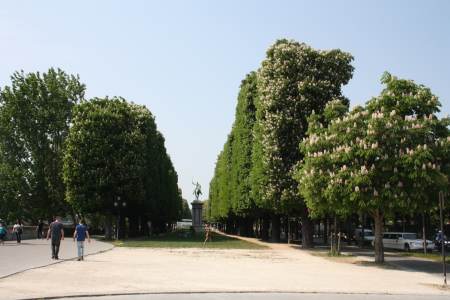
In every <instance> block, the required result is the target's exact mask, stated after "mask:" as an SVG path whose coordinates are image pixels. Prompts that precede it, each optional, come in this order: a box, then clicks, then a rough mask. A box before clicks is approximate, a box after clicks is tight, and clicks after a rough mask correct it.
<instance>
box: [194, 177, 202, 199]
mask: <svg viewBox="0 0 450 300" xmlns="http://www.w3.org/2000/svg"><path fill="white" fill-rule="evenodd" d="M192 184H193V185H194V186H195V188H194V193H193V194H194V196H195V201H198V197H199V196H200V195H203V193H202V187H201V185H200V183H198V182H195V183H194V182H193V181H192Z"/></svg>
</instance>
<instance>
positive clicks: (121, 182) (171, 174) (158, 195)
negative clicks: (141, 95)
mask: <svg viewBox="0 0 450 300" xmlns="http://www.w3.org/2000/svg"><path fill="white" fill-rule="evenodd" d="M64 181H65V183H66V186H67V193H66V195H67V201H69V203H70V204H71V205H72V206H73V207H74V208H75V209H76V210H77V211H79V212H81V213H82V214H89V213H95V212H102V213H103V214H112V213H115V207H114V201H115V200H116V197H117V196H120V197H121V200H122V201H126V203H127V206H126V209H125V212H124V213H125V215H127V216H142V217H145V218H148V219H150V220H151V221H152V223H153V224H154V226H156V227H158V226H163V224H165V223H166V222H173V221H176V220H177V219H178V218H179V216H180V213H181V208H182V202H181V195H180V191H179V190H178V186H177V181H178V178H177V175H176V172H175V170H174V168H173V166H172V162H171V160H170V158H169V156H168V155H167V153H166V149H165V147H164V138H163V137H162V135H161V134H160V133H159V132H158V131H157V129H156V124H155V122H154V117H153V116H152V114H151V113H150V111H148V110H147V109H146V108H145V107H144V106H139V105H135V104H130V103H128V102H126V101H125V100H124V99H122V98H112V99H108V98H105V99H100V98H95V99H92V100H91V101H84V102H82V103H81V104H79V105H78V106H77V107H75V109H74V119H73V126H72V127H71V129H70V133H69V136H68V139H67V149H66V153H65V157H64Z"/></svg>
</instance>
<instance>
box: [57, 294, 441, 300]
mask: <svg viewBox="0 0 450 300" xmlns="http://www.w3.org/2000/svg"><path fill="white" fill-rule="evenodd" d="M61 299H63V298H61ZM70 299H71V300H87V299H96V300H119V299H120V300H257V299H258V300H444V299H449V297H448V295H435V296H434V295H385V294H333V293H314V294H309V293H199V294H195V293H194V294H179V293H173V294H143V295H117V296H104V297H91V298H90V297H81V298H70Z"/></svg>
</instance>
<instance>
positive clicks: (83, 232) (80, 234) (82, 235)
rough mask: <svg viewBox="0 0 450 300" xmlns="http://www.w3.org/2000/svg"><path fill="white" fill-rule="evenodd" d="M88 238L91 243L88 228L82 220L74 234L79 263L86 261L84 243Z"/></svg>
mask: <svg viewBox="0 0 450 300" xmlns="http://www.w3.org/2000/svg"><path fill="white" fill-rule="evenodd" d="M86 237H87V239H88V242H89V243H90V242H91V237H90V236H89V231H88V230H87V226H86V225H85V223H84V222H83V221H82V220H80V222H79V224H78V225H77V226H76V227H75V231H74V233H73V241H74V242H75V239H76V240H77V250H78V259H77V260H78V261H80V260H84V241H85V240H86Z"/></svg>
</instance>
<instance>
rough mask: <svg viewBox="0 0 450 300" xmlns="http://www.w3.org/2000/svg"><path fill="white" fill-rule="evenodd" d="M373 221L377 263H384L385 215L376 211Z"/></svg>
mask: <svg viewBox="0 0 450 300" xmlns="http://www.w3.org/2000/svg"><path fill="white" fill-rule="evenodd" d="M373 220H374V222H375V240H374V250H375V263H379V264H381V263H384V249H383V214H382V213H381V212H380V211H379V210H376V211H375V212H374V213H373Z"/></svg>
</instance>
